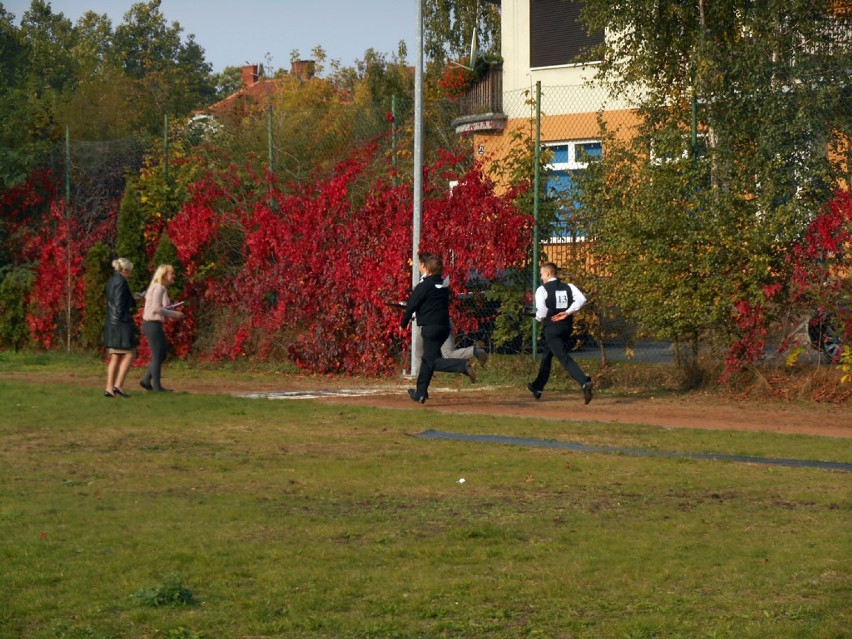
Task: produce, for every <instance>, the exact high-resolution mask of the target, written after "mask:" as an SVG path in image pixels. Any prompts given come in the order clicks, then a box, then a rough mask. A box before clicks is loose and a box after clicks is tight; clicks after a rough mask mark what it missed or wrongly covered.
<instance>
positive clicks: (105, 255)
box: [80, 242, 139, 350]
mask: <svg viewBox="0 0 852 639" xmlns="http://www.w3.org/2000/svg"><path fill="white" fill-rule="evenodd" d="M112 271H113V269H112V263H111V259H110V250H109V247H108V246H107V245H106V244H104V243H103V242H98V243H97V244H95V245H94V246H92V248H90V249H89V252H88V253H86V259H85V260H83V325H82V327H81V329H80V345H81V346H82V347H83V348H85V349H89V350H96V349H98V348H100V347H101V346H102V345H103V335H104V322H105V321H106V302H105V301H104V286H105V285H106V281H107V280H108V279H109V277H110V275H112ZM134 272H135V270H134ZM136 290H139V289H136Z"/></svg>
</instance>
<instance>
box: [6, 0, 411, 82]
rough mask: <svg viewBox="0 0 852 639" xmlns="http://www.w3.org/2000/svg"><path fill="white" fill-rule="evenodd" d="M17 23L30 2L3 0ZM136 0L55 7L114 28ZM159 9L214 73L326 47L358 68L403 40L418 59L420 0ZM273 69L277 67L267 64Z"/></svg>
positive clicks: (283, 61)
mask: <svg viewBox="0 0 852 639" xmlns="http://www.w3.org/2000/svg"><path fill="white" fill-rule="evenodd" d="M0 3H2V5H3V6H4V7H5V8H6V10H7V11H8V12H9V13H12V14H14V16H15V24H20V20H21V16H22V15H23V14H24V12H25V11H26V10H27V9H28V8H29V7H30V0H0ZM132 4H134V0H51V2H50V6H51V9H52V10H53V13H55V14H59V13H62V14H63V15H64V16H65V17H66V18H68V19H70V20H71V21H72V22H74V23H76V22H77V20H78V19H79V18H80V16H82V15H83V14H84V13H86V11H89V10H91V11H94V12H95V13H98V14H104V13H105V14H107V16H108V17H109V18H110V20H112V26H113V29H115V27H116V26H118V25H119V24H120V23H121V22H122V21H123V17H124V14H125V13H126V12H127V10H128V9H129V8H130V6H131V5H132ZM160 12H161V13H162V14H163V16H164V17H165V19H166V21H167V22H169V23H172V22H178V23H180V26H181V28H182V29H183V36H184V39H185V38H186V36H187V35H189V34H195V41H196V42H197V43H198V44H199V45H200V46H201V47H202V48H203V49H204V53H205V59H206V60H207V62H209V63H210V64H211V65H212V66H213V71H214V72H220V71H222V70H223V69H224V68H225V67H226V66H236V67H239V66H242V65H244V64H256V63H261V64H264V65H267V54H269V56H271V66H272V69H271V70H275V69H278V68H284V69H288V70H289V68H290V52H291V51H293V50H294V49H296V50H298V51H299V53H300V54H301V55H300V57H301V58H302V59H310V58H311V54H310V52H311V50H312V49H313V48H314V47H315V46H317V45H321V46H322V47H323V48H324V49H325V51H326V54H327V56H328V60H329V61H330V60H339V61H340V62H341V64H342V65H343V66H353V65H354V64H355V61H356V60H358V59H363V57H364V51H366V50H367V49H369V48H373V49H375V50H376V51H378V52H379V53H384V54H387V55H388V57H390V55H392V54H394V53H396V51H397V49H398V46H399V42H400V40H404V41H405V43H406V46H407V48H408V54H407V56H406V58H407V60H408V61H409V63H411V62H413V60H414V50H413V45H414V40H415V37H416V13H417V0H361V1H360V2H359V1H355V0H162V3H161V4H160ZM267 70H268V71H269V70H270V69H269V68H268V67H267Z"/></svg>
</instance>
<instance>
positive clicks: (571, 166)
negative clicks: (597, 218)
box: [545, 140, 603, 243]
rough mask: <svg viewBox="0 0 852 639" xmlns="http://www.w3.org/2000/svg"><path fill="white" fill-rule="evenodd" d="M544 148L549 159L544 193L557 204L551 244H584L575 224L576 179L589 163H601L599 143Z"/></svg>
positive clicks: (582, 233)
mask: <svg viewBox="0 0 852 639" xmlns="http://www.w3.org/2000/svg"><path fill="white" fill-rule="evenodd" d="M545 148H546V150H547V151H548V152H549V154H550V156H551V157H550V161H549V162H548V163H547V166H546V171H547V181H546V182H545V193H546V194H547V197H548V198H550V199H552V200H554V201H555V202H556V210H557V219H556V224H555V225H554V229H553V237H552V238H551V239H550V242H551V243H557V242H572V241H577V240H584V239H585V237H586V232H585V229H583V228H582V224H581V223H580V222H579V221H578V220H577V212H578V211H579V210H580V209H581V208H582V205H581V204H580V202H579V201H578V198H579V196H580V187H579V185H578V183H577V178H578V177H579V175H580V174H582V172H583V171H585V170H586V168H587V167H588V166H589V162H595V161H598V160H600V159H601V157H602V156H603V147H602V145H601V143H600V141H599V140H576V141H572V142H554V143H549V144H546V145H545Z"/></svg>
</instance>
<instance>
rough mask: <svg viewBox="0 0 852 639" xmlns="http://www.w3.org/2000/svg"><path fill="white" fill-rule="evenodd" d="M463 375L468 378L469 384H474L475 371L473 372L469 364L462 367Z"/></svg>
mask: <svg viewBox="0 0 852 639" xmlns="http://www.w3.org/2000/svg"><path fill="white" fill-rule="evenodd" d="M464 374H465V375H467V376H468V377H470V383H471V384H476V371H475V370H473V368H472V367H471V365H470V364H465V365H464Z"/></svg>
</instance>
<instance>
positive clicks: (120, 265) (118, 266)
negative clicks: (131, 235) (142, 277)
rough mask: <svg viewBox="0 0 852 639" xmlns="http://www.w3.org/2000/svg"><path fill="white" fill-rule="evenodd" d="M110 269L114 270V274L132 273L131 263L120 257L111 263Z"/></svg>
mask: <svg viewBox="0 0 852 639" xmlns="http://www.w3.org/2000/svg"><path fill="white" fill-rule="evenodd" d="M112 267H113V268H114V269H115V271H116V273H120V272H121V271H132V270H133V262H131V261H130V260H128V259H127V258H126V257H120V258H118V259H117V260H113V261H112Z"/></svg>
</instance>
